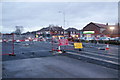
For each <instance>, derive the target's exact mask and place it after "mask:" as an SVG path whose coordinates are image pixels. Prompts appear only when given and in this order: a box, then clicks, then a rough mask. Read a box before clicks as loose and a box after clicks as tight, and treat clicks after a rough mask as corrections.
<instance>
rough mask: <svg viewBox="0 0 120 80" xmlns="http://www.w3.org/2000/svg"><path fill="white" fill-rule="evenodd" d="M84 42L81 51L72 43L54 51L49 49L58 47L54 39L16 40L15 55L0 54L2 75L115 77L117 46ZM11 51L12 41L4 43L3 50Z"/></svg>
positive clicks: (17, 76) (11, 76) (116, 70)
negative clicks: (0, 55)
mask: <svg viewBox="0 0 120 80" xmlns="http://www.w3.org/2000/svg"><path fill="white" fill-rule="evenodd" d="M83 45H84V49H83V50H82V51H79V50H74V48H73V45H69V46H63V47H61V49H62V48H63V49H69V50H66V53H63V54H57V53H56V52H54V53H52V52H50V51H51V49H52V46H54V47H53V48H55V49H57V47H58V44H57V43H55V44H54V45H52V44H51V43H50V42H44V41H41V42H20V43H15V44H14V46H15V49H14V51H15V54H16V56H9V55H2V57H3V58H2V61H3V78H31V77H32V78H118V65H119V63H118V60H119V58H118V50H119V49H118V48H119V47H118V46H115V45H110V50H99V49H98V48H99V47H104V46H106V45H104V44H99V45H96V44H91V43H83ZM11 52H12V43H10V42H9V43H3V44H2V54H6V53H11ZM114 63H116V64H117V65H114ZM46 65H47V66H46ZM32 75H33V76H32Z"/></svg>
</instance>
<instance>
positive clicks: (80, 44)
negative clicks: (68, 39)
mask: <svg viewBox="0 0 120 80" xmlns="http://www.w3.org/2000/svg"><path fill="white" fill-rule="evenodd" d="M74 48H75V49H80V48H83V46H82V43H74Z"/></svg>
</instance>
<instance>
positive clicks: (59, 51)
mask: <svg viewBox="0 0 120 80" xmlns="http://www.w3.org/2000/svg"><path fill="white" fill-rule="evenodd" d="M58 40H60V36H58ZM58 53H62V51H61V50H60V45H58Z"/></svg>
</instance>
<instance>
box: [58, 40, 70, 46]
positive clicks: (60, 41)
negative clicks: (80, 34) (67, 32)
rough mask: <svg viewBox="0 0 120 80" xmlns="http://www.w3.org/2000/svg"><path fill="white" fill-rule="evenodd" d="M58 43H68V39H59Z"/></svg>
mask: <svg viewBox="0 0 120 80" xmlns="http://www.w3.org/2000/svg"><path fill="white" fill-rule="evenodd" d="M59 45H60V46H62V45H68V40H67V39H59Z"/></svg>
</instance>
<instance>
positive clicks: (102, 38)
mask: <svg viewBox="0 0 120 80" xmlns="http://www.w3.org/2000/svg"><path fill="white" fill-rule="evenodd" d="M99 40H104V41H108V40H110V38H108V37H100V38H99Z"/></svg>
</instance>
